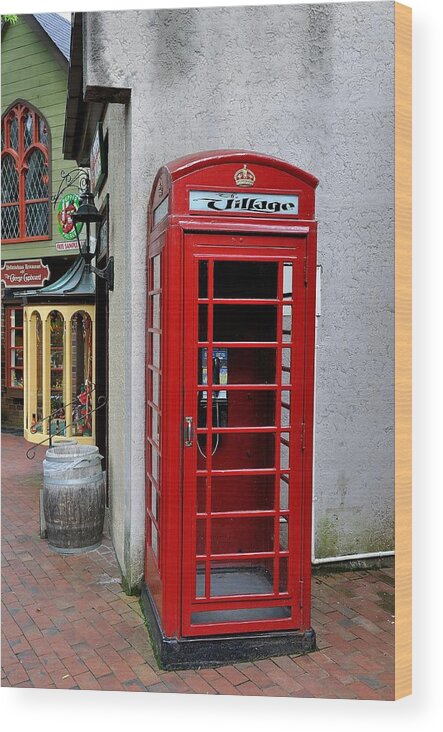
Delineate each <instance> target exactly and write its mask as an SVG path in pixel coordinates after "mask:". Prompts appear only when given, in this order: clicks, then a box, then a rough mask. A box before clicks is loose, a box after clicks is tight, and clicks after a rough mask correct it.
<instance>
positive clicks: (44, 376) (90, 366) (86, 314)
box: [24, 305, 96, 443]
mask: <svg viewBox="0 0 443 732" xmlns="http://www.w3.org/2000/svg"><path fill="white" fill-rule="evenodd" d="M24 313H25V317H24V334H25V352H26V356H25V363H26V364H27V366H26V378H27V388H25V437H26V438H27V439H28V440H31V441H33V442H40V441H41V440H42V435H47V436H49V435H51V436H55V435H57V436H59V437H68V438H71V437H75V438H76V439H77V440H79V441H80V442H87V443H93V442H94V439H95V414H94V409H95V400H96V395H95V385H94V377H95V354H94V345H93V344H94V328H95V308H94V306H92V305H82V306H78V305H77V306H75V305H57V306H49V305H33V306H27V307H25V310H24Z"/></svg>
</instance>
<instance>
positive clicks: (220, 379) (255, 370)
mask: <svg viewBox="0 0 443 732" xmlns="http://www.w3.org/2000/svg"><path fill="white" fill-rule="evenodd" d="M212 354H213V355H212V363H213V369H212V383H213V384H275V358H276V350H275V348H214V349H213V351H212ZM206 361H207V349H206V348H201V349H199V381H198V383H199V384H207V383H208V382H207V373H206V372H207V363H206Z"/></svg>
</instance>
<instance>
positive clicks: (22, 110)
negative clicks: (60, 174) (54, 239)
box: [1, 102, 50, 243]
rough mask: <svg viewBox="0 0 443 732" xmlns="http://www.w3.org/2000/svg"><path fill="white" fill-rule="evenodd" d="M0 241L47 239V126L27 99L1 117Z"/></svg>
mask: <svg viewBox="0 0 443 732" xmlns="http://www.w3.org/2000/svg"><path fill="white" fill-rule="evenodd" d="M1 154H2V240H3V241H4V242H11V243H13V242H18V241H33V240H41V239H49V158H50V141H49V128H48V124H47V122H46V120H45V119H44V117H43V116H42V115H41V114H40V112H38V111H37V110H36V109H34V108H33V107H32V106H31V105H29V104H27V103H26V102H16V103H15V104H14V105H13V106H12V107H11V108H10V109H8V111H7V112H5V114H4V115H3V117H2V153H1Z"/></svg>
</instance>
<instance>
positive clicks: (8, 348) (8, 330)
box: [5, 305, 25, 391]
mask: <svg viewBox="0 0 443 732" xmlns="http://www.w3.org/2000/svg"><path fill="white" fill-rule="evenodd" d="M16 310H20V311H21V312H22V325H21V326H18V327H17V326H16V325H14V326H12V325H11V315H12V313H13V312H15V311H16ZM24 317H25V313H24V309H23V306H19V307H17V306H15V305H6V306H5V321H6V323H5V325H6V327H5V362H6V374H5V375H6V387H7V388H8V389H17V390H19V391H23V389H24V380H25V341H24V338H25V328H24V326H25V323H24ZM14 323H15V316H14ZM15 331H21V333H22V346H20V347H19V349H18V350H21V351H22V362H23V365H22V366H12V365H11V354H12V351H13V350H14V351H15V350H17V346H13V345H12V342H11V341H12V338H11V336H12V333H13V332H15ZM17 370H19V371H21V372H22V385H21V386H17V384H13V383H12V372H13V371H17Z"/></svg>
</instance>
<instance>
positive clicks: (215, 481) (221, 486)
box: [211, 475, 275, 513]
mask: <svg viewBox="0 0 443 732" xmlns="http://www.w3.org/2000/svg"><path fill="white" fill-rule="evenodd" d="M274 478H275V476H274V475H214V476H212V479H211V484H212V490H211V510H212V512H213V513H217V512H219V513H222V512H226V511H272V510H274V495H275V491H274Z"/></svg>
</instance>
